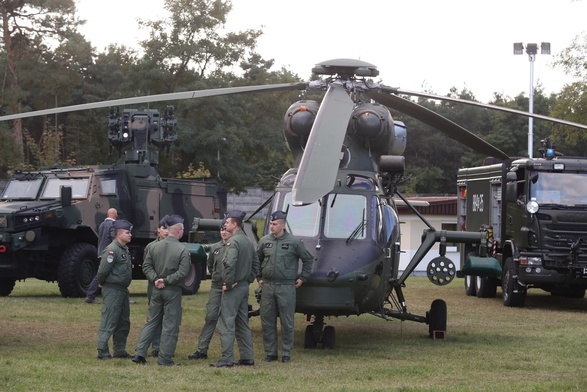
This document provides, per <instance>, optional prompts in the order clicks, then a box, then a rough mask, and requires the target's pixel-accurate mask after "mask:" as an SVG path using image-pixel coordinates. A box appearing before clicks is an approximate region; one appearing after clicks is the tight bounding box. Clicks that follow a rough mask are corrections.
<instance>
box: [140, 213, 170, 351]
mask: <svg viewBox="0 0 587 392" xmlns="http://www.w3.org/2000/svg"><path fill="white" fill-rule="evenodd" d="M168 217H169V216H168V215H165V216H164V217H163V218H161V220H160V221H159V226H157V238H155V239H154V240H153V241H152V242H149V243H148V244H147V246H145V250H144V252H143V260H145V258H146V257H147V252H148V251H149V249H151V247H152V246H153V244H156V243H157V242H159V241H162V240H164V239H165V238H167V236H168V235H169V230H168V229H167V218H168ZM148 282H149V283H148V284H147V302H148V304H151V296H152V295H153V287H154V285H153V282H151V281H150V280H149V281H148ZM160 342H161V328H159V331H155V336H154V337H153V343H152V347H153V351H151V356H153V357H157V356H159V344H160Z"/></svg>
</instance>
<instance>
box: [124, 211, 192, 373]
mask: <svg viewBox="0 0 587 392" xmlns="http://www.w3.org/2000/svg"><path fill="white" fill-rule="evenodd" d="M167 227H168V228H169V235H168V236H167V238H165V239H164V240H163V241H159V242H157V243H155V244H153V246H152V247H151V248H150V249H149V251H148V252H147V256H146V258H145V260H144V263H143V272H144V273H145V276H146V277H147V279H148V280H149V281H151V282H153V284H154V286H155V287H154V290H153V295H152V297H151V303H150V304H149V311H148V314H147V322H146V323H145V325H144V326H143V329H142V330H141V334H140V335H139V341H138V343H137V348H136V351H135V356H134V357H133V362H135V363H139V364H141V363H146V360H145V357H146V355H147V348H148V347H149V344H151V342H152V341H153V338H154V337H155V334H156V333H157V332H158V328H159V325H160V324H162V327H161V344H160V345H159V355H158V357H157V363H158V364H159V365H163V366H171V365H175V364H176V363H175V362H173V359H172V358H173V354H174V353H175V348H176V347H177V338H178V336H179V326H180V324H181V316H182V314H181V313H182V310H181V285H182V284H183V282H184V281H185V278H186V277H187V275H188V273H189V270H190V256H189V253H188V251H187V249H186V248H185V246H184V245H183V244H182V243H181V242H179V239H180V238H181V237H182V236H183V218H182V217H180V216H178V215H171V216H169V217H168V218H167Z"/></svg>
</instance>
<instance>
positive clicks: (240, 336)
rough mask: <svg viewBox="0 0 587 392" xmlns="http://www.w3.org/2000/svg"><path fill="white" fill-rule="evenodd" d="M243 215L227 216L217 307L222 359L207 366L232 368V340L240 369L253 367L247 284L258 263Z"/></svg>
mask: <svg viewBox="0 0 587 392" xmlns="http://www.w3.org/2000/svg"><path fill="white" fill-rule="evenodd" d="M244 217H245V213H244V212H242V211H238V210H234V211H230V212H228V213H227V214H226V224H225V226H226V230H227V231H228V232H229V233H231V234H232V237H231V238H230V240H229V241H228V242H227V243H226V250H225V254H224V258H223V259H222V263H220V265H219V266H217V268H218V267H220V268H221V269H220V276H221V278H222V300H221V303H220V324H219V325H218V332H219V333H220V342H221V346H222V358H221V359H220V360H219V361H218V362H216V363H213V364H210V366H214V367H232V366H233V365H234V347H233V345H234V340H235V338H236V340H237V343H238V348H239V353H240V360H239V361H238V364H239V365H243V366H252V365H254V364H255V361H254V359H253V334H252V333H251V328H250V327H249V317H248V301H247V300H248V296H249V284H251V283H252V282H253V281H254V280H255V277H256V276H257V274H258V273H259V259H258V257H257V253H256V252H255V246H254V245H253V243H252V242H251V241H250V240H249V239H248V238H247V237H246V235H245V234H244V233H243V231H242V227H243V218H244Z"/></svg>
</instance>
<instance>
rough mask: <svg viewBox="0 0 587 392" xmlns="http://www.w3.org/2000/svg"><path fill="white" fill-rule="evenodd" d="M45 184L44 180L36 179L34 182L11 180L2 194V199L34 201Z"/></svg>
mask: <svg viewBox="0 0 587 392" xmlns="http://www.w3.org/2000/svg"><path fill="white" fill-rule="evenodd" d="M42 183H43V178H42V177H39V178H35V179H32V180H16V179H13V180H11V181H10V182H9V183H8V185H7V186H6V189H4V193H2V199H11V200H34V199H36V198H37V195H38V194H39V188H41V184H42Z"/></svg>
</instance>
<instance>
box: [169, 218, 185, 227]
mask: <svg viewBox="0 0 587 392" xmlns="http://www.w3.org/2000/svg"><path fill="white" fill-rule="evenodd" d="M166 222H167V226H168V227H169V226H174V225H177V224H178V223H183V218H182V217H181V216H179V215H170V216H168V217H167V219H166Z"/></svg>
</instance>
